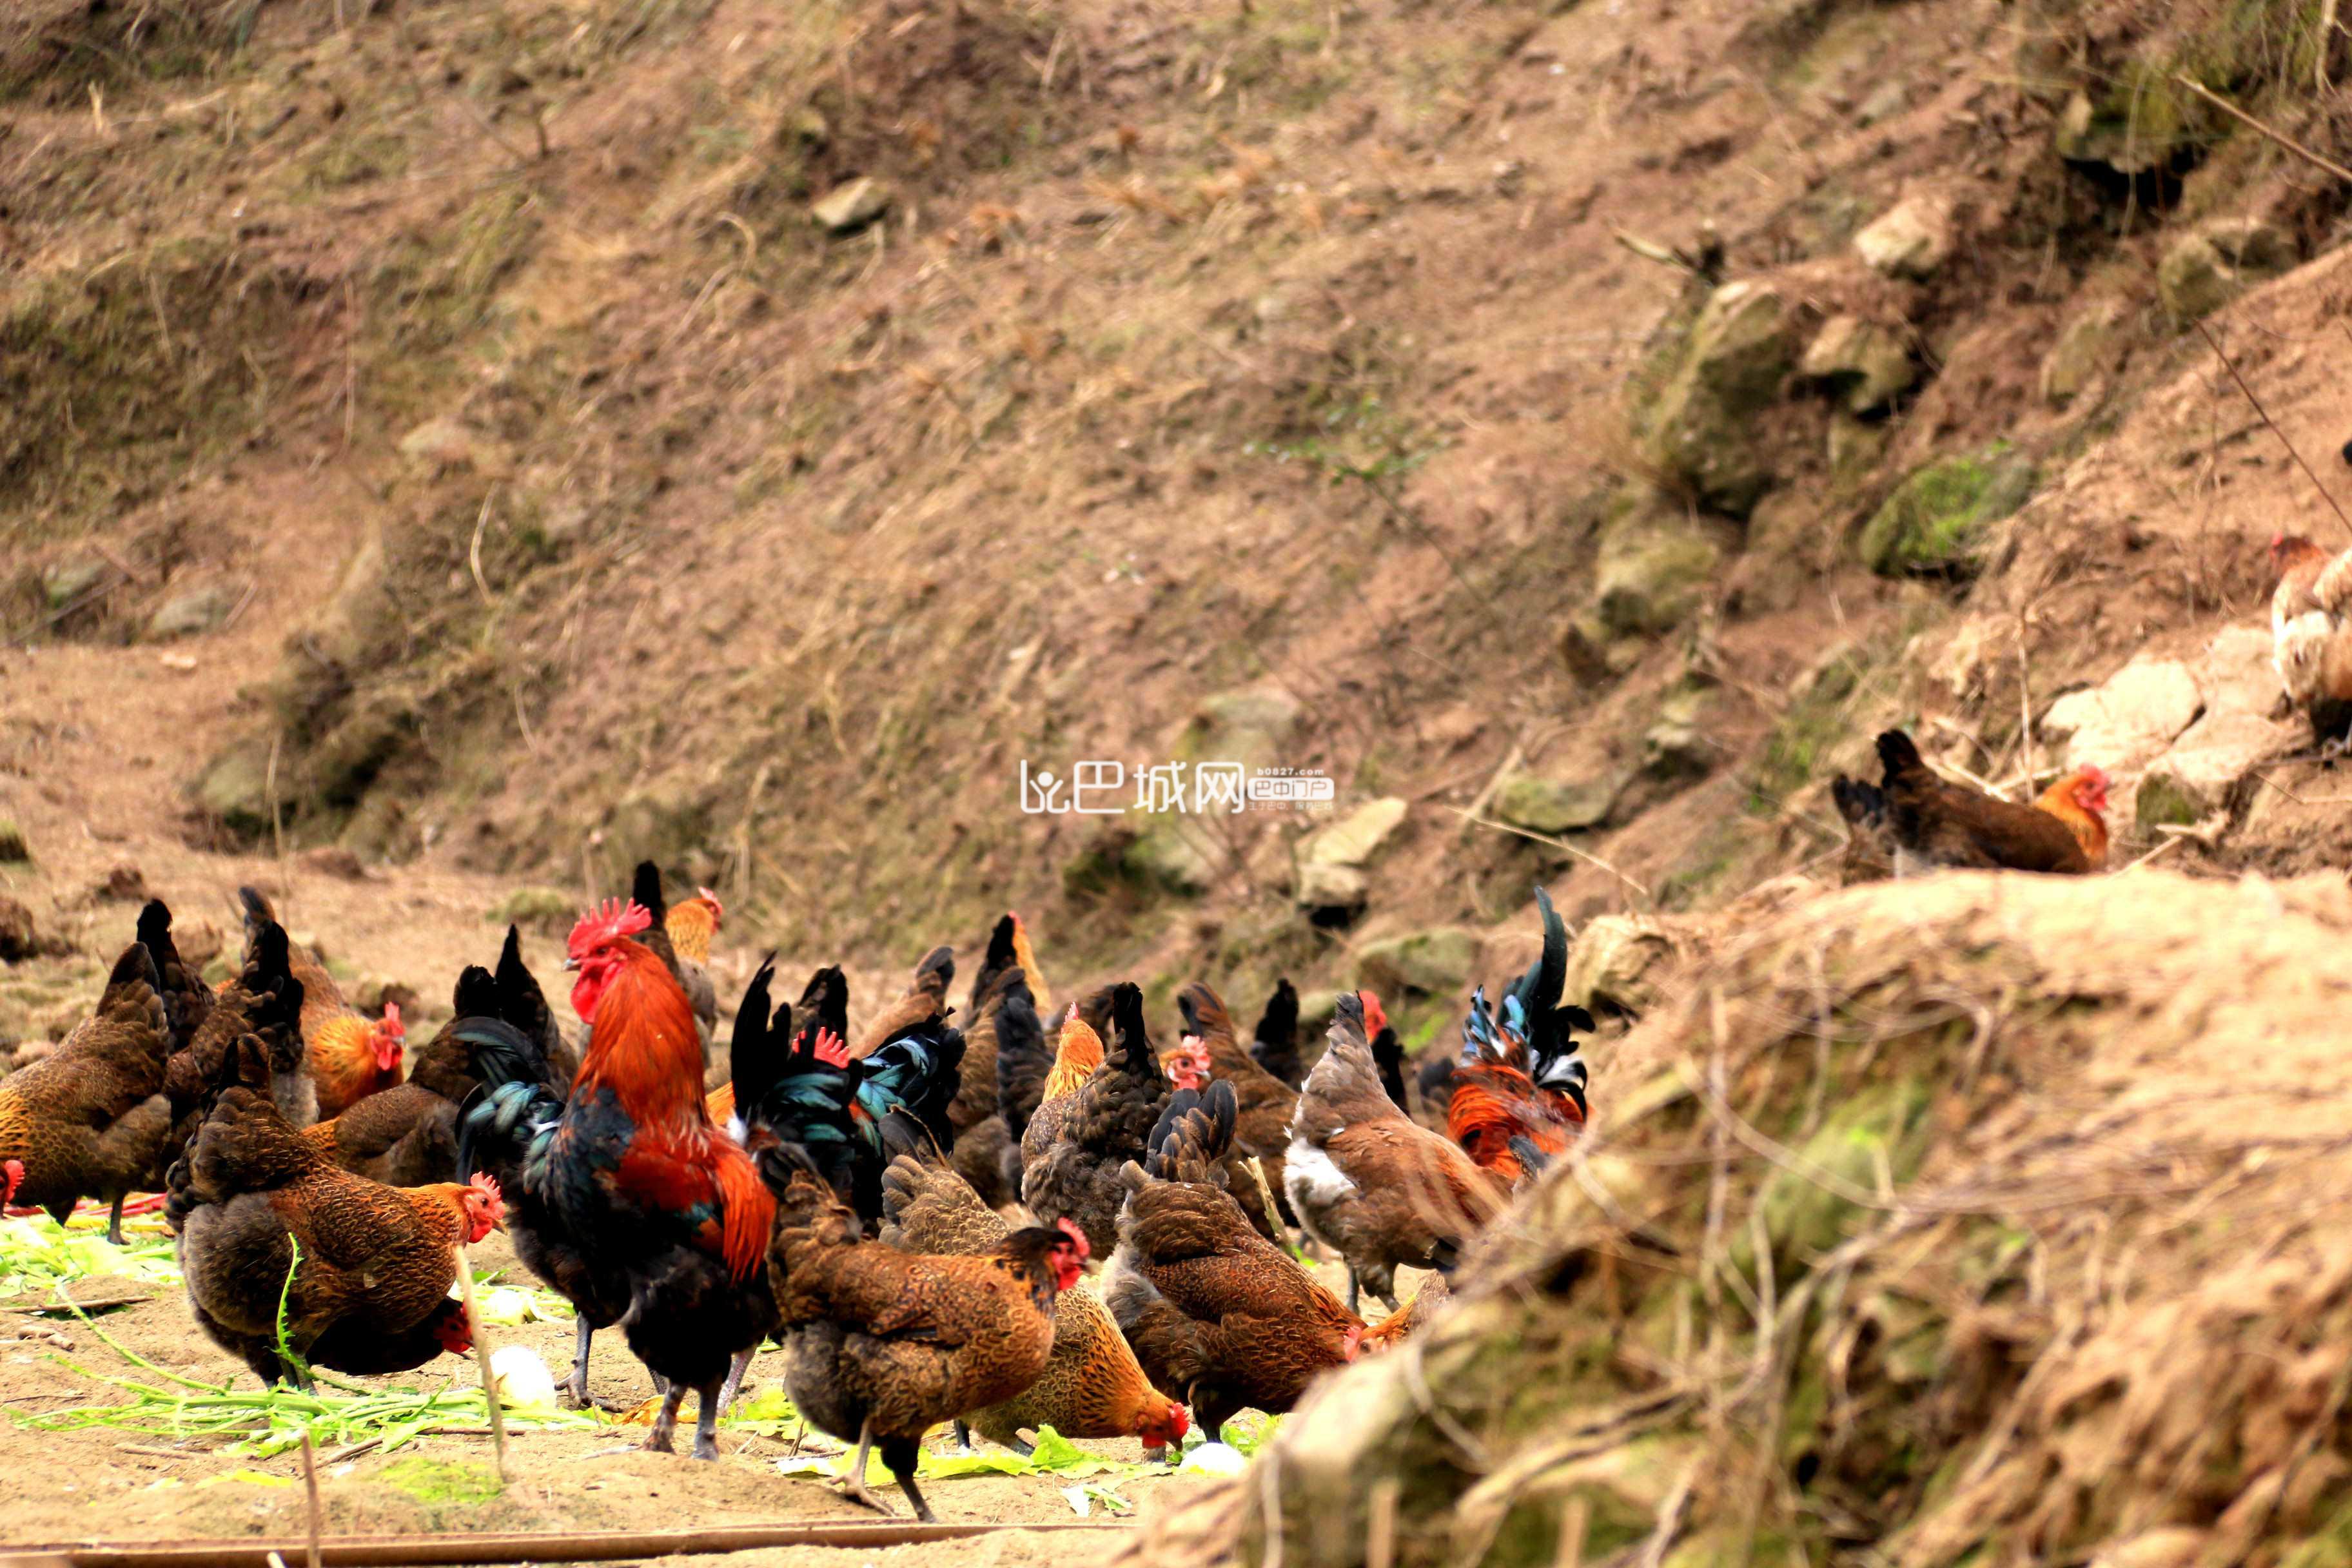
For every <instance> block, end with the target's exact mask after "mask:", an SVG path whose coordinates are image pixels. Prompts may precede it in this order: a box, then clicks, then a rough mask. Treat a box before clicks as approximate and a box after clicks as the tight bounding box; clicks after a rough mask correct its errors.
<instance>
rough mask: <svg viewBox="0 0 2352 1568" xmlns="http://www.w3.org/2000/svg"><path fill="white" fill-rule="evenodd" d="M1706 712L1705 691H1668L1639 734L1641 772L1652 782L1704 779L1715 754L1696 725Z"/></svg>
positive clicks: (1688, 689)
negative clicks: (1651, 719) (1657, 780)
mask: <svg viewBox="0 0 2352 1568" xmlns="http://www.w3.org/2000/svg"><path fill="white" fill-rule="evenodd" d="M1705 712H1706V692H1705V691H1703V690H1701V689H1697V688H1696V687H1688V686H1685V687H1681V688H1678V689H1675V690H1674V691H1672V692H1669V693H1668V694H1667V696H1666V700H1664V702H1663V703H1661V704H1659V707H1658V717H1657V720H1656V721H1655V722H1654V723H1653V724H1652V725H1651V726H1650V727H1649V728H1648V729H1647V730H1644V731H1642V771H1643V773H1647V774H1649V775H1650V776H1651V777H1652V778H1655V779H1666V780H1681V779H1695V778H1703V777H1705V776H1706V773H1707V771H1708V770H1709V769H1710V768H1712V767H1714V766H1715V762H1716V758H1717V754H1718V753H1717V750H1716V748H1715V746H1714V745H1713V744H1711V743H1710V742H1709V740H1708V737H1707V731H1706V727H1705V726H1703V725H1702V724H1701V723H1700V722H1699V720H1700V718H1701V717H1702V715H1704V714H1705Z"/></svg>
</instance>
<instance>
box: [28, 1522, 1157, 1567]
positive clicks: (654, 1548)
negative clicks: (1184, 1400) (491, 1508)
mask: <svg viewBox="0 0 2352 1568" xmlns="http://www.w3.org/2000/svg"><path fill="white" fill-rule="evenodd" d="M1132 1528H1133V1526H1132V1525H1130V1524H1127V1523H1121V1522H1114V1521H1108V1520H1087V1521H1078V1520H1070V1521H1059V1522H1055V1523H1052V1524H998V1523H971V1524H916V1523H911V1522H905V1521H900V1522H895V1523H887V1524H866V1523H854V1524H851V1523H829V1524H799V1525H778V1524H750V1525H718V1526H706V1527H704V1528H701V1529H691V1530H649V1531H627V1530H593V1531H546V1532H541V1531H531V1532H529V1533H516V1534H475V1533H454V1534H446V1535H346V1536H340V1537H333V1538H330V1539H329V1540H327V1541H325V1542H321V1543H320V1552H321V1554H322V1555H323V1556H324V1557H325V1559H326V1563H327V1568H428V1565H435V1564H452V1565H457V1564H466V1563H615V1562H628V1561H637V1560H644V1559H647V1558H654V1557H670V1556H694V1555H703V1554H707V1553H711V1552H751V1551H758V1550H762V1549H770V1548H775V1547H786V1546H826V1547H835V1548H840V1549H845V1550H853V1551H870V1550H872V1549H874V1548H876V1547H881V1546H904V1545H912V1544H919V1543H925V1542H939V1541H961V1540H963V1539H965V1538H966V1537H969V1536H975V1535H993V1534H996V1533H998V1532H1000V1531H1037V1532H1045V1533H1055V1534H1058V1533H1060V1532H1062V1531H1081V1530H1100V1531H1119V1530H1129V1529H1132ZM295 1550H296V1548H295V1547H294V1546H293V1545H292V1544H291V1543H290V1542H288V1543H281V1544H277V1545H271V1544H267V1543H263V1542H254V1541H250V1540H246V1541H178V1542H161V1543H159V1542H71V1543H68V1544H43V1545H37V1546H22V1547H12V1548H9V1549H7V1550H6V1551H5V1552H0V1563H6V1564H7V1565H8V1568H16V1565H17V1564H20V1563H23V1564H32V1563H37V1564H40V1565H41V1568H50V1565H51V1564H54V1565H55V1568H267V1565H268V1563H269V1560H270V1559H271V1558H273V1557H276V1558H278V1559H279V1563H280V1568H283V1562H284V1558H285V1555H286V1554H287V1553H288V1552H292V1551H295Z"/></svg>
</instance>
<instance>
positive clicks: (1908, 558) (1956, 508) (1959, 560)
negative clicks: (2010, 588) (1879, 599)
mask: <svg viewBox="0 0 2352 1568" xmlns="http://www.w3.org/2000/svg"><path fill="white" fill-rule="evenodd" d="M2039 477H2040V476H2039V474H2038V472H2037V470H2036V469H2035V468H2034V467H2033V464H2032V462H2031V461H2029V460H2028V459H2027V458H2024V457H2023V456H2021V455H2020V454H2017V453H2014V452H2007V451H2002V450H2000V449H1999V448H1996V449H1995V450H1993V451H1990V452H1988V453H1985V454H1982V455H1980V456H1977V457H1964V458H1945V459H1944V460H1943V461H1941V462H1937V463H1930V464H1928V465H1927V466H1926V467H1925V468H1916V469H1914V470H1913V471H1912V473H1911V475H1910V477H1909V478H1907V479H1905V480H1904V481H1903V483H1902V484H1901V485H1899V486H1897V487H1896V488H1895V493H1894V494H1893V495H1891V496H1889V497H1887V498H1886V500H1885V504H1883V505H1881V506H1880V507H1879V509H1878V510H1877V511H1876V512H1875V513H1874V514H1873V516H1872V517H1871V520H1870V521H1869V522H1867V523H1865V524H1864V526H1863V531H1862V540H1861V552H1862V560H1863V563H1864V565H1866V566H1868V567H1869V568H1870V569H1871V570H1872V571H1874V572H1876V573H1878V574H1881V575H1884V576H1889V577H1895V576H1904V575H1917V576H1973V575H1975V574H1976V571H1977V568H1978V567H1979V565H1980V564H1981V551H1982V546H1983V543H1984V534H1985V531H1986V529H1987V527H1988V526H1989V525H1990V524H1992V523H1995V522H1998V521H2000V520H2001V519H2002V518H2005V517H2008V516H2010V515H2011V513H2013V512H2015V511H2016V510H2017V509H2018V508H2020V507H2021V506H2023V505H2024V504H2025V502H2026V500H2027V499H2028V498H2029V497H2031V496H2032V493H2033V486H2034V482H2035V480H2036V479H2038V478H2039Z"/></svg>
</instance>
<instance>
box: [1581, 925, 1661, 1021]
mask: <svg viewBox="0 0 2352 1568" xmlns="http://www.w3.org/2000/svg"><path fill="white" fill-rule="evenodd" d="M1674 956H1675V944H1674V939H1673V938H1672V937H1670V936H1668V935H1667V934H1666V930H1665V928H1664V926H1661V925H1659V924H1658V923H1657V922H1655V921H1650V920H1646V919H1644V918H1643V917H1642V916H1640V915H1598V916H1595V917H1594V918H1593V919H1591V920H1589V921H1585V922H1584V929H1583V930H1582V931H1579V932H1577V933H1576V942H1575V944H1574V945H1573V946H1571V947H1570V949H1569V950H1568V980H1567V984H1565V985H1563V986H1562V987H1561V991H1560V997H1561V1000H1562V1001H1564V1002H1569V1003H1572V1004H1574V1005H1577V1006H1579V1007H1584V1008H1588V1009H1590V1008H1593V1007H1609V1008H1612V1009H1614V1010H1616V1011H1618V1012H1621V1013H1629V1014H1633V1015H1634V1016H1640V1015H1641V1014H1643V1013H1646V1012H1648V1011H1649V1010H1650V1009H1651V1008H1652V1007H1653V1006H1654V1005H1656V1004H1657V1001H1658V999H1659V996H1660V994H1661V990H1660V987H1661V984H1662V983H1663V981H1664V976H1665V970H1666V967H1667V965H1668V964H1669V963H1671V962H1672V960H1673V958H1674Z"/></svg>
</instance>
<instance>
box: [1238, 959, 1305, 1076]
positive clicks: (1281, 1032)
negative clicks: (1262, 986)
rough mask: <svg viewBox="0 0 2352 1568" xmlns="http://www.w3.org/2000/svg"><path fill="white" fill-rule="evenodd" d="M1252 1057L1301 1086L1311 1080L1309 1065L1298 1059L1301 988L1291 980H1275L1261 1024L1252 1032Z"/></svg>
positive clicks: (1259, 1020)
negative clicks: (1299, 995)
mask: <svg viewBox="0 0 2352 1568" xmlns="http://www.w3.org/2000/svg"><path fill="white" fill-rule="evenodd" d="M1249 1054H1250V1059H1251V1060H1253V1061H1255V1062H1256V1063H1257V1065H1258V1066H1260V1067H1262V1068H1265V1070H1266V1071H1268V1072H1270V1073H1272V1074H1273V1075H1274V1076H1275V1077H1276V1078H1278V1079H1281V1080H1282V1081H1283V1082H1285V1083H1286V1084H1288V1085H1289V1086H1290V1087H1291V1088H1293V1089H1297V1087H1298V1086H1299V1085H1300V1084H1302V1083H1305V1082H1306V1081H1307V1064H1306V1063H1305V1062H1303V1061H1301V1060H1299V1059H1298V989H1297V987H1296V986H1294V985H1293V984H1290V982H1289V981H1287V980H1276V982H1275V983H1274V994H1273V995H1271V996H1268V997H1267V998H1266V999H1265V1011H1264V1012H1263V1013H1260V1014H1259V1015H1258V1019H1257V1026H1256V1027H1255V1028H1254V1029H1252V1030H1251V1031H1250V1048H1249Z"/></svg>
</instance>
